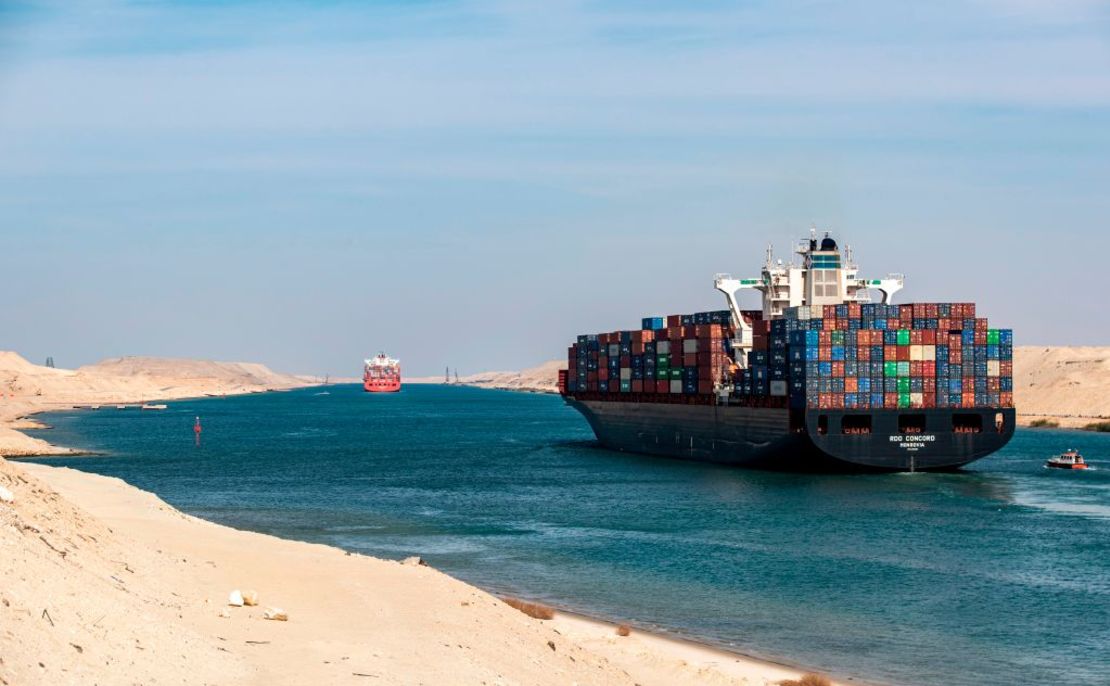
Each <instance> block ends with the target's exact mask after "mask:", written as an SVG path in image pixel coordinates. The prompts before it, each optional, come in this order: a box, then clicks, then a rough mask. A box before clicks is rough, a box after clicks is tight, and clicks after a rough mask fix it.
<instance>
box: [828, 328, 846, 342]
mask: <svg viewBox="0 0 1110 686" xmlns="http://www.w3.org/2000/svg"><path fill="white" fill-rule="evenodd" d="M830 339H831V340H832V344H833V345H844V332H843V331H833V332H832V335H831V336H830Z"/></svg>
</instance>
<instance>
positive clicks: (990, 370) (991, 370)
mask: <svg viewBox="0 0 1110 686" xmlns="http://www.w3.org/2000/svg"><path fill="white" fill-rule="evenodd" d="M1001 368H1002V365H1001V364H999V362H998V360H987V376H1002V373H1001Z"/></svg>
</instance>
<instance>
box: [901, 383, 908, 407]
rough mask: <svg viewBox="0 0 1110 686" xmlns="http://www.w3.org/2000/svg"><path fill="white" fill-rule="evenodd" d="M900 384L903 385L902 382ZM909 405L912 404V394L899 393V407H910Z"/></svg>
mask: <svg viewBox="0 0 1110 686" xmlns="http://www.w3.org/2000/svg"><path fill="white" fill-rule="evenodd" d="M898 385H899V386H901V384H898ZM909 406H910V394H909V393H899V394H898V407H909Z"/></svg>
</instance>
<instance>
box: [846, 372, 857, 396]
mask: <svg viewBox="0 0 1110 686" xmlns="http://www.w3.org/2000/svg"><path fill="white" fill-rule="evenodd" d="M844 392H845V393H858V392H859V379H857V378H855V377H854V376H848V377H845V378H844Z"/></svg>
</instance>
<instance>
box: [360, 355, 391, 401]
mask: <svg viewBox="0 0 1110 686" xmlns="http://www.w3.org/2000/svg"><path fill="white" fill-rule="evenodd" d="M362 388H363V390H365V391H366V392H368V393H393V392H396V391H399V390H401V361H400V360H396V359H393V358H392V357H389V356H388V355H386V354H385V353H378V354H377V355H375V356H374V357H371V358H370V359H367V360H364V361H363V367H362Z"/></svg>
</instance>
